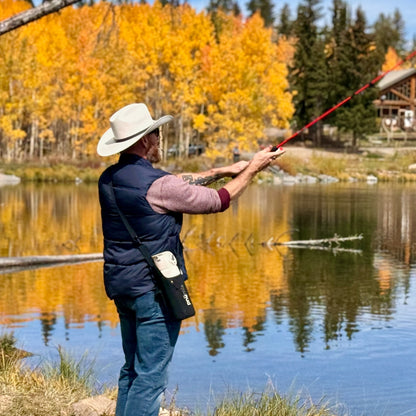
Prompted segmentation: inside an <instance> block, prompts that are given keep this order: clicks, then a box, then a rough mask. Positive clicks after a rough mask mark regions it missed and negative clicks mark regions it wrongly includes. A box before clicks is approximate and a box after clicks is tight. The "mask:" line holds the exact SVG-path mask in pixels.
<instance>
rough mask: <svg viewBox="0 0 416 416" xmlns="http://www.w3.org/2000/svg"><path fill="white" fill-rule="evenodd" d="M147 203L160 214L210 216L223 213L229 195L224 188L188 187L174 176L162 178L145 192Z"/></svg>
mask: <svg viewBox="0 0 416 416" xmlns="http://www.w3.org/2000/svg"><path fill="white" fill-rule="evenodd" d="M146 199H147V202H149V204H150V206H151V207H152V209H153V210H154V211H156V212H158V213H160V214H165V213H167V212H169V211H173V212H182V213H184V214H211V213H215V212H222V211H225V210H226V209H227V208H228V207H229V205H230V194H229V193H228V191H227V190H226V189H224V188H221V189H220V190H218V191H217V190H215V189H212V188H206V187H205V186H198V185H190V184H189V183H188V182H186V181H184V180H183V179H181V178H178V177H177V176H175V175H166V176H163V177H161V178H159V179H157V180H156V181H154V182H153V183H152V185H151V186H150V188H149V189H148V191H147V195H146Z"/></svg>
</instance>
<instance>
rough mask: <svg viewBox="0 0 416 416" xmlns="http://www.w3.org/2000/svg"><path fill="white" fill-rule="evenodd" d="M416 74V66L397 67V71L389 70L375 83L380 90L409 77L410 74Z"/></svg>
mask: <svg viewBox="0 0 416 416" xmlns="http://www.w3.org/2000/svg"><path fill="white" fill-rule="evenodd" d="M413 74H416V68H410V69H399V70H398V71H391V72H389V73H387V74H386V75H385V76H384V78H382V79H381V80H380V82H378V83H377V87H378V88H379V89H380V90H385V89H387V88H390V87H392V86H393V85H395V84H397V83H398V82H400V81H403V80H404V79H406V78H409V77H410V76H411V75H413Z"/></svg>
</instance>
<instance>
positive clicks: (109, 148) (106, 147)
mask: <svg viewBox="0 0 416 416" xmlns="http://www.w3.org/2000/svg"><path fill="white" fill-rule="evenodd" d="M172 120H173V117H172V116H163V117H161V118H159V119H158V120H156V121H155V122H154V123H152V124H151V125H150V126H149V127H148V128H147V129H146V130H144V131H142V132H138V134H137V135H135V136H134V137H132V138H131V139H128V140H123V141H117V140H116V138H115V135H114V132H113V129H112V128H109V129H108V130H107V131H106V132H105V133H104V134H103V135H102V136H101V138H100V141H99V142H98V145H97V153H98V154H99V155H100V156H112V155H115V154H117V153H120V152H122V151H123V150H126V149H128V148H129V147H130V146H133V144H135V143H136V142H138V141H139V140H140V139H141V138H142V137H144V136H146V134H148V133H150V132H151V131H153V130H156V129H157V128H158V127H160V126H162V125H163V124H166V123H169V121H172Z"/></svg>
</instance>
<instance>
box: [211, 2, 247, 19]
mask: <svg viewBox="0 0 416 416" xmlns="http://www.w3.org/2000/svg"><path fill="white" fill-rule="evenodd" d="M218 10H222V11H223V12H225V13H232V14H234V15H235V16H238V15H239V14H240V13H241V10H240V7H239V6H238V3H237V1H234V0H209V3H208V6H207V11H208V13H213V14H215V13H216V12H217V11H218Z"/></svg>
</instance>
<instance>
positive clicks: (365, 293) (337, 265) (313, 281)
mask: <svg viewBox="0 0 416 416" xmlns="http://www.w3.org/2000/svg"><path fill="white" fill-rule="evenodd" d="M319 189H320V191H319ZM319 189H317V188H314V189H313V191H312V192H308V191H306V192H305V190H303V191H302V192H300V193H299V195H298V197H297V198H294V200H293V206H292V214H293V216H292V225H293V229H296V230H297V231H296V232H295V233H294V235H293V236H292V238H293V239H294V240H298V239H299V240H302V239H303V240H306V239H314V238H322V237H325V236H330V235H334V234H335V233H336V234H338V235H343V236H348V235H355V234H360V233H362V234H363V235H364V240H362V241H361V242H360V243H359V244H360V248H362V249H363V254H362V255H354V254H349V253H342V254H340V255H337V256H335V255H332V254H330V253H324V252H317V251H308V250H307V249H304V250H296V249H293V250H292V251H291V256H288V257H287V259H286V262H285V271H286V274H287V279H288V280H287V282H288V294H287V303H286V307H287V313H288V315H289V321H290V328H291V331H292V332H293V334H294V340H295V344H296V347H297V349H298V350H299V351H301V352H304V351H305V350H307V347H308V345H309V344H310V342H311V337H312V333H313V331H314V326H316V323H315V321H317V320H318V319H320V316H321V315H323V317H324V318H323V323H322V327H323V331H324V341H325V345H326V347H327V348H329V347H330V346H329V343H330V341H332V340H336V339H337V338H338V337H340V336H341V335H342V334H343V333H345V335H346V336H347V338H348V339H351V337H352V336H353V334H354V333H355V332H357V331H358V324H357V317H358V316H359V315H360V314H362V313H363V311H366V310H367V311H369V312H371V313H373V314H378V315H380V316H382V317H383V319H389V317H390V316H391V315H392V313H393V305H394V296H395V292H394V291H392V290H391V285H392V284H393V283H392V278H393V277H394V278H395V277H397V273H396V274H394V273H395V272H394V271H393V268H392V267H390V266H391V265H390V266H388V265H386V264H385V262H384V263H383V264H382V265H381V270H382V271H381V272H380V270H379V267H378V266H380V261H379V262H377V260H376V258H374V254H373V248H372V247H371V242H372V236H374V235H375V233H376V231H377V220H378V218H377V212H378V206H379V204H380V203H381V204H383V207H384V203H383V202H380V201H379V200H378V199H377V198H376V197H375V196H374V195H371V193H369V194H367V195H366V194H363V192H362V190H360V189H359V188H357V189H354V188H351V189H345V188H342V189H343V190H342V192H339V191H337V189H335V190H333V191H332V192H331V193H329V191H328V190H327V189H325V188H319ZM295 194H296V192H295ZM387 215H388V214H387ZM383 259H384V260H385V257H383ZM388 270H390V271H391V274H389V273H388ZM386 273H387V275H388V276H387V280H388V282H385V281H384V282H383V280H382V277H383V276H384V279H385V280H386ZM393 274H394V276H393ZM284 303H285V302H284V300H282V299H281V296H280V297H275V298H273V297H272V307H273V308H276V307H277V310H276V314H277V315H281V313H282V312H281V309H282V307H283V305H284Z"/></svg>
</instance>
